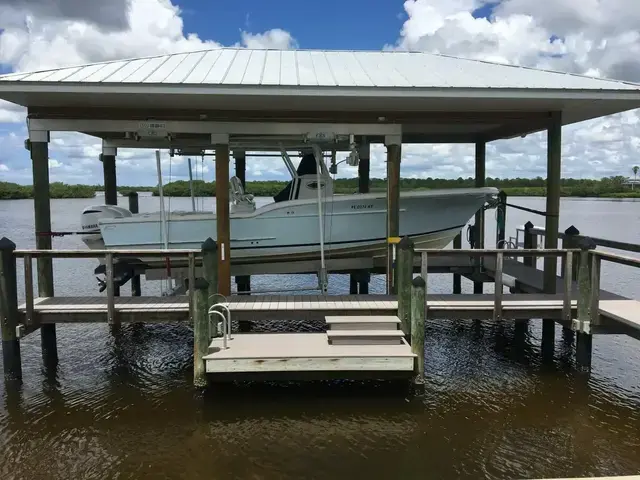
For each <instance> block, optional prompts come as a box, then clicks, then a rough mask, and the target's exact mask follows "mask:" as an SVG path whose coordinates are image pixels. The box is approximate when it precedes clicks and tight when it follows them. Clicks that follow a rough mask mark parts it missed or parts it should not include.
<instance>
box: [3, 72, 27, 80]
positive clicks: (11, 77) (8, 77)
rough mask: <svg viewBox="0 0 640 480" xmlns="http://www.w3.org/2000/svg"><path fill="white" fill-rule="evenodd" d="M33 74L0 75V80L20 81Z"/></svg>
mask: <svg viewBox="0 0 640 480" xmlns="http://www.w3.org/2000/svg"><path fill="white" fill-rule="evenodd" d="M32 73H33V72H19V73H7V74H6V75H0V80H6V81H12V82H15V81H18V80H21V79H23V78H26V77H28V76H29V75H31V74H32Z"/></svg>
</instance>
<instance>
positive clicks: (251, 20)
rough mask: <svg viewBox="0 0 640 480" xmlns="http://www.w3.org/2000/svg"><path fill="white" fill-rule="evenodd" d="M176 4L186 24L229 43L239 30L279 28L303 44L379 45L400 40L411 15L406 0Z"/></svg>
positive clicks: (231, 0)
mask: <svg viewBox="0 0 640 480" xmlns="http://www.w3.org/2000/svg"><path fill="white" fill-rule="evenodd" d="M178 5H179V6H180V8H181V9H182V11H183V16H182V18H183V20H184V24H185V30H187V31H194V32H198V33H199V34H200V36H201V37H205V38H206V37H209V38H213V37H214V36H215V39H216V40H217V41H219V42H221V43H223V44H225V45H229V44H233V43H234V42H236V41H238V37H239V32H240V31H241V30H244V31H248V32H264V31H267V30H271V29H274V28H280V29H283V30H286V31H288V32H291V34H292V35H293V37H294V38H295V39H296V40H297V41H298V44H299V46H300V48H321V49H350V50H351V49H353V50H360V49H362V50H379V49H380V48H382V47H383V46H384V45H385V44H390V43H394V42H395V41H396V39H397V37H398V31H399V30H400V28H402V23H403V22H404V20H405V19H406V17H407V16H406V13H405V12H404V10H403V8H402V2H398V1H393V0H373V1H371V0H369V1H367V0H353V1H345V0H322V1H318V2H316V1H306V2H301V1H293V0H274V1H265V0H245V1H242V2H238V1H234V0H216V1H208V2H204V1H202V0H186V1H185V0H183V1H180V2H178ZM363 15H365V18H366V20H363ZM319 19H321V20H320V21H319Z"/></svg>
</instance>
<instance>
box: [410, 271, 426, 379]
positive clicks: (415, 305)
mask: <svg viewBox="0 0 640 480" xmlns="http://www.w3.org/2000/svg"><path fill="white" fill-rule="evenodd" d="M426 317H427V284H426V282H425V281H424V278H422V277H416V278H414V279H413V281H412V282H411V352H413V353H414V354H416V355H417V358H416V363H415V373H416V376H415V383H417V384H424V322H425V320H426Z"/></svg>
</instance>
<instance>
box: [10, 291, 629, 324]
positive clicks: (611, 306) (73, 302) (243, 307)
mask: <svg viewBox="0 0 640 480" xmlns="http://www.w3.org/2000/svg"><path fill="white" fill-rule="evenodd" d="M501 303H502V315H501V316H502V318H505V319H530V318H540V317H541V316H544V318H552V319H558V320H561V319H562V318H563V295H562V294H539V293H528V294H505V295H504V296H503V298H502V302H501ZM576 304H577V302H576V300H575V299H572V301H571V306H572V310H573V311H575V308H576ZM599 305H600V314H601V315H602V316H603V317H605V318H607V319H610V320H613V321H616V322H620V323H623V324H625V325H626V326H628V327H632V328H634V329H638V330H640V302H639V301H637V300H630V299H625V300H619V299H616V300H600V304H599ZM229 309H230V310H231V312H232V313H233V318H234V320H240V321H244V320H247V321H251V320H258V319H262V320H322V321H323V320H324V319H325V317H326V316H327V315H359V316H362V315H373V316H376V315H382V316H385V315H395V314H396V313H397V310H398V302H397V300H396V298H395V297H394V296H390V295H328V296H322V295H288V296H287V295H249V296H247V295H238V296H232V297H230V298H229ZM494 309H495V297H494V295H493V294H485V295H477V294H469V295H466V294H462V295H460V294H446V295H429V296H428V297H427V317H428V318H434V319H435V318H437V319H461V320H462V319H478V320H482V319H489V318H493V316H494V313H493V312H494ZM19 310H20V313H21V316H22V319H23V323H24V324H25V325H30V324H33V323H40V324H46V323H65V322H72V323H73V322H78V323H80V322H87V323H89V322H106V321H107V299H106V297H48V298H37V299H36V300H35V301H34V307H33V310H34V315H35V316H36V317H37V319H36V321H35V322H34V320H33V319H31V320H27V311H26V310H27V308H26V304H22V305H20V306H19ZM115 313H116V315H117V316H118V320H119V321H120V322H140V321H144V322H151V323H153V322H172V321H188V320H189V300H188V297H187V296H175V297H117V298H116V299H115Z"/></svg>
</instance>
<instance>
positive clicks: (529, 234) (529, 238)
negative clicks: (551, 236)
mask: <svg viewBox="0 0 640 480" xmlns="http://www.w3.org/2000/svg"><path fill="white" fill-rule="evenodd" d="M537 238H538V236H537V235H536V234H535V233H534V232H533V223H531V222H527V223H525V224H524V249H525V250H535V249H536V248H538V244H537V243H538V242H537ZM522 263H523V264H525V265H527V266H529V267H534V268H535V267H536V265H537V263H538V259H537V257H534V256H533V255H532V256H530V257H524V258H523V259H522Z"/></svg>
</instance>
